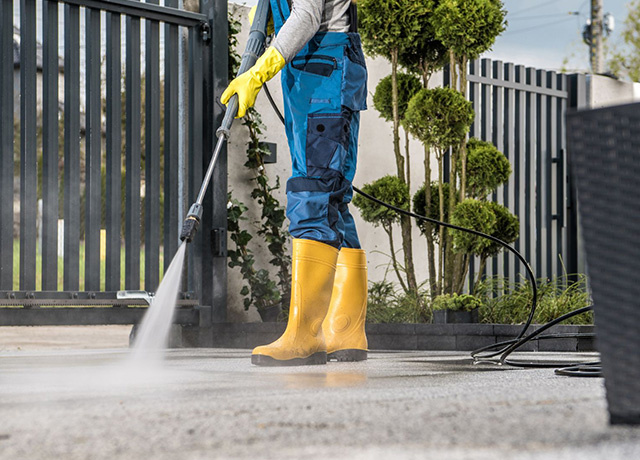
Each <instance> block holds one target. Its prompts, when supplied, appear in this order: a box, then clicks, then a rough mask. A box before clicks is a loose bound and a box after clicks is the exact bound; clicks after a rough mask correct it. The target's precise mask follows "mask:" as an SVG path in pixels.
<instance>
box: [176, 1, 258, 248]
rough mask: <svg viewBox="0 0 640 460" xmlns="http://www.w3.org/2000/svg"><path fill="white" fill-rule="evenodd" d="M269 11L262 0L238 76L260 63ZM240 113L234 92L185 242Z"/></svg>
mask: <svg viewBox="0 0 640 460" xmlns="http://www.w3.org/2000/svg"><path fill="white" fill-rule="evenodd" d="M269 12H270V8H269V0H260V1H259V2H258V7H257V8H256V14H255V16H254V18H253V24H252V25H251V30H250V31H249V39H248V41H247V46H246V47H245V50H244V53H243V55H242V60H241V62H240V69H239V70H238V73H237V75H240V74H242V73H244V72H246V71H247V70H249V69H250V68H251V67H252V66H253V65H254V64H255V63H256V61H257V60H258V57H259V56H260V55H261V54H262V53H263V52H264V44H265V41H266V39H267V21H268V19H269ZM237 113H238V95H233V97H232V98H231V99H230V100H229V104H228V105H227V110H226V112H225V114H224V119H223V120H222V124H221V125H220V127H219V128H218V130H217V131H216V136H217V137H218V142H217V143H216V148H215V149H214V151H213V156H212V157H211V161H210V162H209V167H208V168H207V173H206V174H205V176H204V180H203V181H202V185H201V186H200V193H198V198H197V199H196V201H195V203H193V204H192V205H191V208H189V213H188V214H187V217H186V219H185V220H184V223H183V224H182V232H181V233H180V240H182V241H186V242H187V243H190V242H191V241H192V240H193V238H194V236H195V234H196V231H197V230H198V226H199V225H200V219H202V209H203V208H202V202H203V201H204V195H205V194H206V193H207V188H208V187H209V182H210V181H211V176H212V175H213V169H214V168H215V165H216V162H217V161H218V156H219V155H220V151H221V150H222V146H223V145H224V143H225V141H226V140H227V139H229V135H230V132H231V125H232V123H233V120H234V118H235V116H236V114H237Z"/></svg>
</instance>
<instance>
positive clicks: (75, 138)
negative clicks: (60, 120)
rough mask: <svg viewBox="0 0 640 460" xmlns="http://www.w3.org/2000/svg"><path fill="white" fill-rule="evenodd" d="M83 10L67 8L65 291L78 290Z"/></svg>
mask: <svg viewBox="0 0 640 460" xmlns="http://www.w3.org/2000/svg"><path fill="white" fill-rule="evenodd" d="M79 29H80V8H78V7H77V6H74V5H65V6H64V76H65V78H64V290H65V291H72V290H78V289H79V275H80V273H79V269H80V262H79V260H80V97H79V96H80V31H79Z"/></svg>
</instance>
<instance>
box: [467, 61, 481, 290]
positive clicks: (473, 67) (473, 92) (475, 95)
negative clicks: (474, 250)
mask: <svg viewBox="0 0 640 460" xmlns="http://www.w3.org/2000/svg"><path fill="white" fill-rule="evenodd" d="M479 70H480V69H479V65H478V61H477V60H473V61H469V74H470V75H479V73H480V72H479ZM479 98H480V85H479V84H478V83H473V82H469V100H470V101H471V103H472V105H473V110H474V111H475V115H476V116H475V118H474V120H473V123H472V124H471V127H470V130H469V136H471V137H478V132H479V126H480V117H479V113H480V111H479V110H478V107H479V106H480V99H479ZM479 265H480V264H479V261H478V258H477V257H471V258H470V260H469V275H468V277H469V281H468V284H469V290H470V291H473V288H474V280H475V278H476V276H477V275H476V267H477V266H479Z"/></svg>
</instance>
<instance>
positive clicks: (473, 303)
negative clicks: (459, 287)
mask: <svg viewBox="0 0 640 460" xmlns="http://www.w3.org/2000/svg"><path fill="white" fill-rule="evenodd" d="M481 306H482V301H481V300H480V299H479V298H477V297H476V296H473V295H470V294H442V295H439V296H438V297H436V298H435V299H434V300H433V309H434V310H454V311H472V310H475V309H476V308H480V307H481Z"/></svg>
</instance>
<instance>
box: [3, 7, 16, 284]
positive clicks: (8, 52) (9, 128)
mask: <svg viewBox="0 0 640 460" xmlns="http://www.w3.org/2000/svg"><path fill="white" fill-rule="evenodd" d="M13 71H14V70H13V0H0V116H1V117H2V123H0V197H2V199H0V289H2V290H11V289H13V122H14V119H13Z"/></svg>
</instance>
